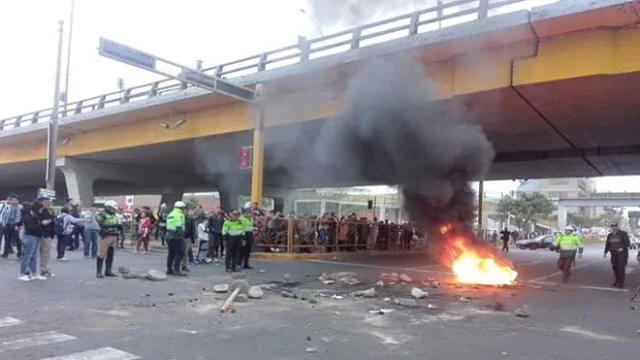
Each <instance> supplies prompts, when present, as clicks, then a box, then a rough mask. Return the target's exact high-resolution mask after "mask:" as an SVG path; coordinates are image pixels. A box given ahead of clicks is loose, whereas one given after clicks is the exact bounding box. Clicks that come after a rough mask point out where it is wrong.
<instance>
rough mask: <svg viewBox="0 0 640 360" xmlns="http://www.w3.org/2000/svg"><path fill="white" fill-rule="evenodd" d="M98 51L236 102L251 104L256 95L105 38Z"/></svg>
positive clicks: (197, 71) (238, 86)
mask: <svg viewBox="0 0 640 360" xmlns="http://www.w3.org/2000/svg"><path fill="white" fill-rule="evenodd" d="M98 51H99V53H100V55H102V56H104V57H107V58H109V59H112V60H116V61H119V62H122V63H125V64H129V65H132V66H135V67H138V68H141V69H144V70H147V71H151V72H153V73H156V74H160V75H163V76H166V77H169V78H172V79H174V80H178V81H182V82H185V83H187V84H190V85H193V86H195V87H199V88H201V89H205V90H208V91H211V92H214V93H218V94H222V95H225V96H229V97H232V98H234V99H237V100H241V101H245V102H253V101H254V100H255V99H256V93H255V91H254V90H253V89H250V88H247V87H244V86H240V85H236V84H233V83H231V82H229V81H227V80H223V79H220V78H217V77H215V76H211V75H208V74H205V73H203V72H201V71H199V70H195V69H192V68H190V67H188V66H184V65H181V64H178V63H175V62H173V61H170V60H167V59H163V58H161V57H159V56H155V55H152V54H149V53H146V52H144V51H141V50H138V49H134V48H132V47H129V46H126V45H123V44H120V43H117V42H115V41H112V40H109V39H106V38H100V47H99V48H98ZM159 63H160V64H168V65H169V67H174V68H178V69H179V71H178V72H177V73H176V74H171V73H169V72H167V71H163V70H161V69H159V65H160V64H159Z"/></svg>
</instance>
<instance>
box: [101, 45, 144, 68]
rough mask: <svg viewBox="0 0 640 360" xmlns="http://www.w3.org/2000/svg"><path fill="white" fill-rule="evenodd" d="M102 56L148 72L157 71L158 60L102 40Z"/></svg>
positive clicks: (124, 46)
mask: <svg viewBox="0 0 640 360" xmlns="http://www.w3.org/2000/svg"><path fill="white" fill-rule="evenodd" d="M99 51H100V55H102V56H104V57H108V58H111V59H114V60H118V61H122V62H125V63H127V64H131V65H135V66H138V67H141V68H145V69H148V70H152V71H153V70H155V69H156V58H155V57H153V56H151V55H148V54H145V53H143V52H141V51H139V50H136V49H134V48H130V47H128V46H126V45H122V44H120V43H117V42H115V41H111V40H108V39H105V38H100V49H99Z"/></svg>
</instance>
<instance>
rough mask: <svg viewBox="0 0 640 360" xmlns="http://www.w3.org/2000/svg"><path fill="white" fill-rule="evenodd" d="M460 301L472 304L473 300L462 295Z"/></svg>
mask: <svg viewBox="0 0 640 360" xmlns="http://www.w3.org/2000/svg"><path fill="white" fill-rule="evenodd" d="M460 301H462V302H465V303H468V302H471V298H470V297H467V296H464V295H460Z"/></svg>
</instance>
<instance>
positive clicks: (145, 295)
mask: <svg viewBox="0 0 640 360" xmlns="http://www.w3.org/2000/svg"><path fill="white" fill-rule="evenodd" d="M148 296H151V294H140V297H148Z"/></svg>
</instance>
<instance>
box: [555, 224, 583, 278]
mask: <svg viewBox="0 0 640 360" xmlns="http://www.w3.org/2000/svg"><path fill="white" fill-rule="evenodd" d="M553 246H554V247H556V248H557V249H558V250H557V251H558V252H559V253H560V256H559V257H558V269H559V270H560V271H562V281H563V282H565V283H566V282H568V281H569V277H570V276H571V265H572V264H573V262H574V261H575V259H576V254H578V251H579V252H580V256H582V240H580V237H578V236H577V235H576V234H574V233H573V227H571V226H567V227H566V228H565V229H564V234H562V235H560V236H558V237H557V238H555V239H554V240H553Z"/></svg>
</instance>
